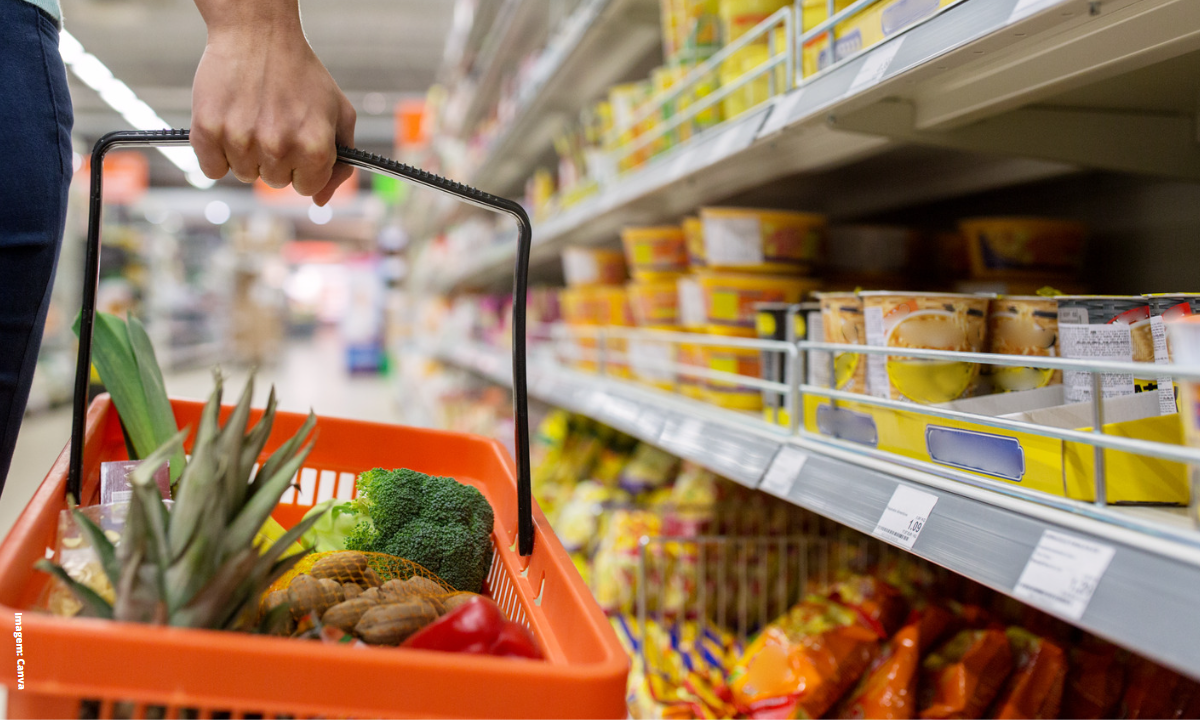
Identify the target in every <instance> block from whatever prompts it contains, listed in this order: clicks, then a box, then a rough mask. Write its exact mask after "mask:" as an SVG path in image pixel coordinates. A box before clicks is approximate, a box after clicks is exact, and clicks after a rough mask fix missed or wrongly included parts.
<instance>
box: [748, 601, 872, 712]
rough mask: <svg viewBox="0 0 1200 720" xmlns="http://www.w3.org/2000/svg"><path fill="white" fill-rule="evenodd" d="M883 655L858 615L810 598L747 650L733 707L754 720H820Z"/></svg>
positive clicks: (783, 617) (836, 605)
mask: <svg viewBox="0 0 1200 720" xmlns="http://www.w3.org/2000/svg"><path fill="white" fill-rule="evenodd" d="M878 651H879V637H878V635H877V634H876V632H875V631H874V630H873V629H871V628H868V627H866V626H865V625H864V624H863V622H862V619H861V617H860V615H859V613H858V612H857V611H855V610H853V609H851V608H848V607H846V606H844V605H842V604H840V603H837V602H835V601H833V600H831V599H829V598H823V597H815V596H813V597H809V598H808V599H806V600H804V601H803V602H801V603H800V604H798V605H796V606H795V607H793V608H792V609H791V610H789V611H788V612H787V614H785V615H784V616H782V617H780V618H778V619H777V620H775V621H774V622H772V623H771V624H769V625H767V627H766V628H764V629H763V631H762V632H761V633H759V635H758V637H757V638H755V639H754V641H753V642H751V643H750V645H749V646H748V647H747V648H746V652H745V654H744V655H743V656H742V659H741V660H740V661H739V662H738V663H737V665H736V666H735V667H734V668H733V671H732V672H731V673H730V675H729V687H730V690H731V691H732V694H733V701H734V703H735V704H736V705H737V706H738V708H739V710H741V712H742V713H743V714H745V715H747V716H748V717H751V718H782V717H821V716H822V715H824V714H825V713H826V712H828V711H829V709H830V708H831V707H833V704H834V703H835V702H837V700H838V698H839V697H841V696H842V694H844V693H845V692H846V691H847V690H848V689H850V687H851V686H852V685H853V684H854V683H855V681H857V680H858V678H859V677H861V676H862V674H863V672H864V671H865V670H866V669H867V667H868V666H869V665H870V664H871V661H872V660H873V659H874V657H875V655H876V653H877V652H878Z"/></svg>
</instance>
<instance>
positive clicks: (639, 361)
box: [629, 338, 678, 390]
mask: <svg viewBox="0 0 1200 720" xmlns="http://www.w3.org/2000/svg"><path fill="white" fill-rule="evenodd" d="M677 354H678V351H677V350H676V346H675V345H674V344H673V343H671V342H668V341H665V340H655V339H652V338H636V339H630V340H629V364H630V366H631V367H632V369H633V376H634V377H635V378H637V379H638V380H641V381H642V382H644V383H647V384H649V385H652V386H654V387H656V388H659V389H660V390H673V389H675V384H676V373H675V370H674V368H673V367H672V363H674V362H675V361H676V356H677Z"/></svg>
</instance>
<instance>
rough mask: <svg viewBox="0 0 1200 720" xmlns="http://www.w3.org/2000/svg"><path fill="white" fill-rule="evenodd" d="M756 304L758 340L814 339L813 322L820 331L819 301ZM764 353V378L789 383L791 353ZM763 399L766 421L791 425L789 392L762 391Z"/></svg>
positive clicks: (793, 340)
mask: <svg viewBox="0 0 1200 720" xmlns="http://www.w3.org/2000/svg"><path fill="white" fill-rule="evenodd" d="M754 307H755V312H756V313H757V316H756V318H755V321H754V327H755V330H756V331H757V333H758V337H759V339H762V340H779V341H783V342H795V341H797V340H808V339H812V338H811V337H810V334H811V332H813V330H814V327H813V323H814V322H815V325H816V331H819V330H820V323H821V306H820V304H818V303H815V302H807V303H795V304H789V303H758V304H756V305H755V306H754ZM761 355H762V378H763V380H768V381H770V382H778V383H786V382H787V381H788V377H789V373H790V369H789V364H790V363H791V358H790V357H789V356H788V354H787V353H785V352H780V351H778V350H763V351H762V352H761ZM762 401H763V416H764V417H765V418H766V420H767V422H769V423H775V424H778V425H785V426H787V425H789V424H790V420H791V419H790V417H789V416H788V412H787V394H786V393H782V392H779V391H776V390H763V391H762Z"/></svg>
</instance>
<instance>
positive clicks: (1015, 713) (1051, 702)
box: [992, 627, 1067, 718]
mask: <svg viewBox="0 0 1200 720" xmlns="http://www.w3.org/2000/svg"><path fill="white" fill-rule="evenodd" d="M1006 634H1007V635H1008V642H1009V645H1010V647H1011V648H1012V651H1013V658H1014V665H1015V667H1014V668H1013V674H1012V675H1011V676H1010V677H1009V679H1008V685H1007V686H1006V687H1005V688H1004V691H1003V692H1001V693H1000V699H999V700H997V701H996V706H995V708H994V709H993V711H992V717H995V718H1057V717H1058V711H1059V708H1060V707H1061V705H1062V696H1063V686H1064V684H1065V683H1066V680H1067V657H1066V654H1065V653H1064V652H1063V651H1062V648H1060V647H1059V646H1058V645H1055V644H1054V643H1052V642H1050V641H1049V640H1046V639H1045V638H1042V637H1038V636H1037V635H1034V634H1033V633H1031V632H1029V631H1028V630H1025V629H1023V628H1019V627H1011V628H1009V629H1008V631H1007V633H1006Z"/></svg>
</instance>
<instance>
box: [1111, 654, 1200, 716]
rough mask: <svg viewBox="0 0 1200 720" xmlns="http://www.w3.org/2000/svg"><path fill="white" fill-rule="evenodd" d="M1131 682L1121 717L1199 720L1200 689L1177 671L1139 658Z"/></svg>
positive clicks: (1132, 663)
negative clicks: (1194, 719) (1190, 718)
mask: <svg viewBox="0 0 1200 720" xmlns="http://www.w3.org/2000/svg"><path fill="white" fill-rule="evenodd" d="M1128 678H1129V682H1128V684H1127V685H1126V686H1125V694H1124V696H1123V697H1122V698H1121V707H1120V709H1119V710H1118V712H1117V717H1120V718H1180V717H1196V716H1197V715H1196V712H1197V710H1200V686H1198V685H1197V684H1196V683H1195V682H1193V681H1191V680H1188V679H1187V678H1185V677H1183V676H1182V675H1180V674H1179V673H1177V672H1175V671H1173V670H1168V669H1166V668H1165V667H1163V666H1161V665H1158V664H1156V663H1153V662H1151V661H1149V660H1147V659H1145V658H1143V657H1138V656H1136V655H1135V656H1133V659H1132V660H1131V661H1130V663H1129V674H1128Z"/></svg>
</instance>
